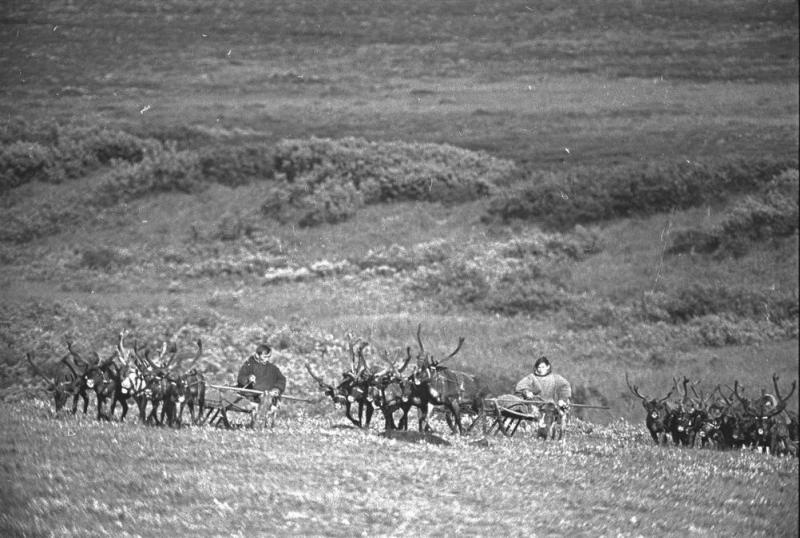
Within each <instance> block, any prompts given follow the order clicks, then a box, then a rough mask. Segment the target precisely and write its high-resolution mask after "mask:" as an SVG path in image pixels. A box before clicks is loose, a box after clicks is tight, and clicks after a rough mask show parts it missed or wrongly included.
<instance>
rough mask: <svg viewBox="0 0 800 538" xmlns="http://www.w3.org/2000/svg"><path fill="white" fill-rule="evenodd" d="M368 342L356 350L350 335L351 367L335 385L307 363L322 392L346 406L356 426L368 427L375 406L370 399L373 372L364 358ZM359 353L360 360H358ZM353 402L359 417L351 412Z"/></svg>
mask: <svg viewBox="0 0 800 538" xmlns="http://www.w3.org/2000/svg"><path fill="white" fill-rule="evenodd" d="M367 345H368V344H367V343H366V342H361V343H360V345H359V348H358V350H357V351H356V350H354V348H353V343H352V340H350V339H349V337H348V350H349V352H350V364H351V369H350V370H349V371H346V372H344V373H343V374H342V380H341V381H340V382H339V384H338V385H336V386H333V385H332V384H330V383H326V382H325V381H324V380H323V379H322V378H321V377H320V376H318V375H316V374H315V373H314V372H313V371H312V370H311V365H310V364H308V363H306V365H305V366H306V370H307V371H308V373H309V375H310V376H311V378H312V379H314V381H316V382H317V384H318V385H319V387H320V389H321V390H322V392H323V393H324V394H325V395H326V396H328V397H330V398H331V400H333V402H334V403H337V404H343V405H344V406H345V416H346V417H347V419H348V420H349V421H350V422H352V423H353V424H354V425H355V426H358V427H359V428H362V427H365V428H368V427H369V424H370V422H371V420H372V414H373V411H374V409H373V406H372V405H371V402H370V399H371V395H370V390H369V385H370V380H371V379H372V378H373V372H372V370H371V369H370V368H368V366H367V363H366V360H365V359H364V355H363V350H364V348H365V347H366V346H367ZM356 353H357V354H358V361H357V360H356ZM353 404H358V418H354V417H353V416H352V414H351V411H352V407H353Z"/></svg>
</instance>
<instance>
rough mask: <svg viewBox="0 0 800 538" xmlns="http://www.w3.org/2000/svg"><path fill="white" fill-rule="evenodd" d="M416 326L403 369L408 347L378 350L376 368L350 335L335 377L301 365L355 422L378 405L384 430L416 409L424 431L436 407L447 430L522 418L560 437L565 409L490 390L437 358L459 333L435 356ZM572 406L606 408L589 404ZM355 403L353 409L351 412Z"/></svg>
mask: <svg viewBox="0 0 800 538" xmlns="http://www.w3.org/2000/svg"><path fill="white" fill-rule="evenodd" d="M421 329H422V327H421V326H418V327H417V345H418V352H417V356H416V362H415V365H414V367H413V368H412V371H411V372H410V373H409V374H404V373H403V372H404V371H405V369H406V368H407V367H408V365H409V364H410V363H411V362H412V360H413V359H414V357H413V356H412V352H411V348H410V347H407V348H406V350H405V351H406V353H405V358H404V359H403V362H402V364H401V365H400V366H397V364H396V361H392V360H390V359H389V357H388V354H387V353H386V352H382V353H379V357H380V358H381V360H382V361H383V362H384V363H386V366H385V367H384V368H382V369H380V370H377V369H375V368H370V367H369V366H368V365H367V361H366V359H365V358H364V354H363V352H364V349H365V348H366V347H367V343H366V342H357V343H353V342H352V341H351V340H349V344H348V349H349V353H350V362H351V368H350V370H349V371H346V372H344V373H343V374H342V378H341V380H340V381H339V382H338V383H330V382H327V381H326V380H324V379H323V378H322V377H321V376H319V375H317V374H316V373H314V371H313V370H312V369H311V365H310V364H306V369H307V370H308V373H309V374H310V375H311V377H312V378H313V379H314V380H316V381H317V383H318V385H319V387H320V389H321V390H322V392H323V393H324V394H325V395H326V396H328V397H329V398H330V399H331V400H332V401H333V402H334V403H336V404H342V405H344V407H345V417H346V418H347V419H348V420H349V421H350V422H351V423H352V424H354V425H355V426H358V427H369V425H370V422H371V420H372V416H373V414H374V411H375V410H380V411H381V413H382V414H383V417H384V420H385V428H386V430H398V429H399V430H406V429H408V416H409V412H410V411H411V409H416V411H417V415H418V417H419V419H418V420H419V431H420V432H430V431H431V430H432V429H431V426H430V422H429V418H430V416H431V414H432V413H433V412H434V411H435V410H439V411H440V412H442V413H444V417H445V420H446V422H447V424H448V426H449V428H450V430H451V431H452V432H453V433H459V434H469V433H471V432H472V431H474V430H475V429H476V428H477V427H478V426H480V430H481V432H482V433H483V434H492V433H501V434H503V435H504V436H506V437H513V436H514V434H515V433H516V431H517V429H518V428H519V426H520V425H521V424H522V423H530V424H531V427H534V428H536V431H537V432H538V435H539V437H542V438H545V439H560V438H561V437H562V436H563V431H564V426H565V424H566V417H567V410H565V409H562V408H559V407H558V406H557V405H556V404H555V402H548V401H545V400H539V399H537V400H525V399H522V398H519V397H518V396H515V395H511V394H507V395H503V396H498V397H495V396H493V395H492V394H491V393H490V391H489V388H488V386H487V385H486V384H484V383H483V382H482V381H481V380H480V378H479V377H478V376H475V375H473V374H470V373H467V372H463V371H459V370H454V369H451V368H448V367H447V366H445V365H444V364H443V363H444V362H445V361H447V360H449V359H451V358H453V357H454V356H455V355H456V354H457V353H458V352H459V351H460V350H461V347H462V346H463V344H464V338H460V339H459V341H458V344H457V345H456V348H455V350H454V351H452V352H451V353H450V354H449V355H447V356H445V357H444V358H442V359H436V358H435V357H434V356H433V355H432V354H431V353H429V352H428V351H426V350H425V346H424V345H423V343H422V337H421ZM573 406H575V407H584V408H600V409H608V408H607V407H603V406H594V405H582V404H573ZM356 408H357V410H358V411H357V415H356V416H353V412H354V410H355V409H356ZM398 415H399V416H398ZM464 419H469V422H468V423H465V420H464Z"/></svg>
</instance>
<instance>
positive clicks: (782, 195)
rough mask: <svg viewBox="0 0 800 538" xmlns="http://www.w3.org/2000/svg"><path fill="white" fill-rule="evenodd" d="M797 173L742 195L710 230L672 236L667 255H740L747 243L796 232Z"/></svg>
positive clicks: (745, 249) (692, 230)
mask: <svg viewBox="0 0 800 538" xmlns="http://www.w3.org/2000/svg"><path fill="white" fill-rule="evenodd" d="M797 184H798V179H797V170H796V169H794V170H786V171H784V172H783V173H781V174H779V175H777V176H776V177H775V178H773V180H772V181H770V182H769V183H767V184H766V185H765V186H764V188H763V189H762V192H761V193H759V194H757V195H750V196H746V197H745V198H744V199H743V200H742V201H740V202H739V203H737V204H736V205H734V206H733V208H732V209H730V210H729V211H728V212H727V214H726V215H725V217H724V218H723V220H722V221H721V222H720V223H719V224H718V225H716V226H714V227H713V228H711V229H710V230H698V229H693V228H689V229H686V230H680V231H678V232H676V233H675V234H673V237H672V241H671V245H670V247H669V249H668V250H667V253H669V254H676V253H682V252H699V253H711V252H716V253H718V254H723V255H724V254H733V255H740V254H743V253H745V252H747V250H748V248H749V246H748V245H749V244H750V243H752V242H754V241H763V240H767V239H772V238H776V237H787V236H790V235H793V234H795V233H797V229H798V219H799V218H800V213H799V212H798V194H797V193H798V187H797Z"/></svg>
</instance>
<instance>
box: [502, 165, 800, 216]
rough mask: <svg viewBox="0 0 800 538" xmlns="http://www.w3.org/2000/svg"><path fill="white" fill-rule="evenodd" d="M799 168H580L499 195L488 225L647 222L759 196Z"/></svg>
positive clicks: (539, 177)
mask: <svg viewBox="0 0 800 538" xmlns="http://www.w3.org/2000/svg"><path fill="white" fill-rule="evenodd" d="M796 167H797V163H796V161H795V162H790V161H786V160H780V159H773V158H764V159H761V160H749V161H729V160H724V161H719V162H709V163H702V162H688V161H683V162H679V163H672V164H670V163H666V164H665V163H646V164H640V163H636V164H627V165H621V166H617V167H612V168H609V169H605V170H600V171H598V170H596V169H595V168H589V167H581V168H575V169H571V170H569V171H566V172H543V173H538V174H536V175H534V176H533V177H531V178H530V179H529V180H528V181H527V182H526V183H525V184H524V185H523V186H521V187H516V188H514V189H511V190H508V191H505V192H502V193H499V194H498V195H497V196H495V197H494V198H493V200H492V202H491V204H490V206H489V208H488V209H487V215H486V219H487V220H495V219H499V220H501V221H505V222H507V221H510V220H514V219H522V220H535V221H537V222H541V223H542V224H544V225H546V226H550V227H555V228H564V227H567V228H569V227H572V226H574V225H575V224H585V223H591V222H598V221H604V220H609V219H614V218H620V217H630V216H645V215H652V214H655V213H661V212H669V211H672V210H675V209H686V208H690V207H697V206H700V205H705V204H714V205H718V204H720V203H722V202H724V201H725V200H727V199H728V198H729V197H730V196H731V195H734V194H739V193H747V192H757V191H759V190H762V189H763V188H764V187H765V185H767V184H769V183H770V181H772V180H773V178H775V176H776V175H778V174H780V173H781V172H784V171H785V170H787V169H790V168H796Z"/></svg>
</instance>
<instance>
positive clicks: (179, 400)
mask: <svg viewBox="0 0 800 538" xmlns="http://www.w3.org/2000/svg"><path fill="white" fill-rule="evenodd" d="M167 349H168V348H167V343H166V342H164V343H163V344H162V347H161V352H160V354H159V357H158V363H157V364H159V365H160V366H156V363H154V362H153V361H150V363H151V364H153V366H154V368H153V371H152V374H151V375H150V376H149V379H148V383H147V389H146V394H147V395H148V398H149V400H150V402H151V403H152V410H151V411H150V414H149V415H148V417H147V422H149V423H155V424H164V423H165V419H166V423H167V424H168V425H169V426H174V425H180V416H181V415H182V413H183V407H184V405H185V402H186V386H187V377H185V376H183V375H180V374H177V373H175V372H174V371H173V370H174V369H176V368H177V367H178V366H180V364H181V362H182V361H183V360H184V359H185V358H186V357H185V356H183V355H179V353H178V349H177V346H174V345H173V346H172V349H171V350H170V356H169V358H166V359H165V357H166V354H167ZM202 352H203V344H202V342H201V341H200V340H198V341H197V352H196V354H195V356H194V359H193V360H192V363H191V366H193V365H194V363H195V362H197V360H198V359H199V358H200V356H201V355H202ZM145 356H146V357H147V359H148V361H149V357H148V356H147V354H145ZM193 372H194V373H193V374H192V379H193V380H194V381H197V380H198V379H200V381H202V383H201V384H202V389H200V388H198V386H197V385H198V383H195V382H193V384H192V390H191V391H190V392H191V393H192V397H193V401H192V406H191V407H190V411H192V415H193V417H192V419H193V420H196V419H195V418H194V412H193V407H194V403H195V402H197V403H199V400H195V399H194V398H195V397H197V398H199V397H200V393H201V392H202V398H203V405H205V402H204V400H205V380H204V379H202V374H199V373H198V372H197V371H196V370H194V371H193ZM159 408H160V410H161V413H160V417H159V413H158V412H159Z"/></svg>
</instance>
